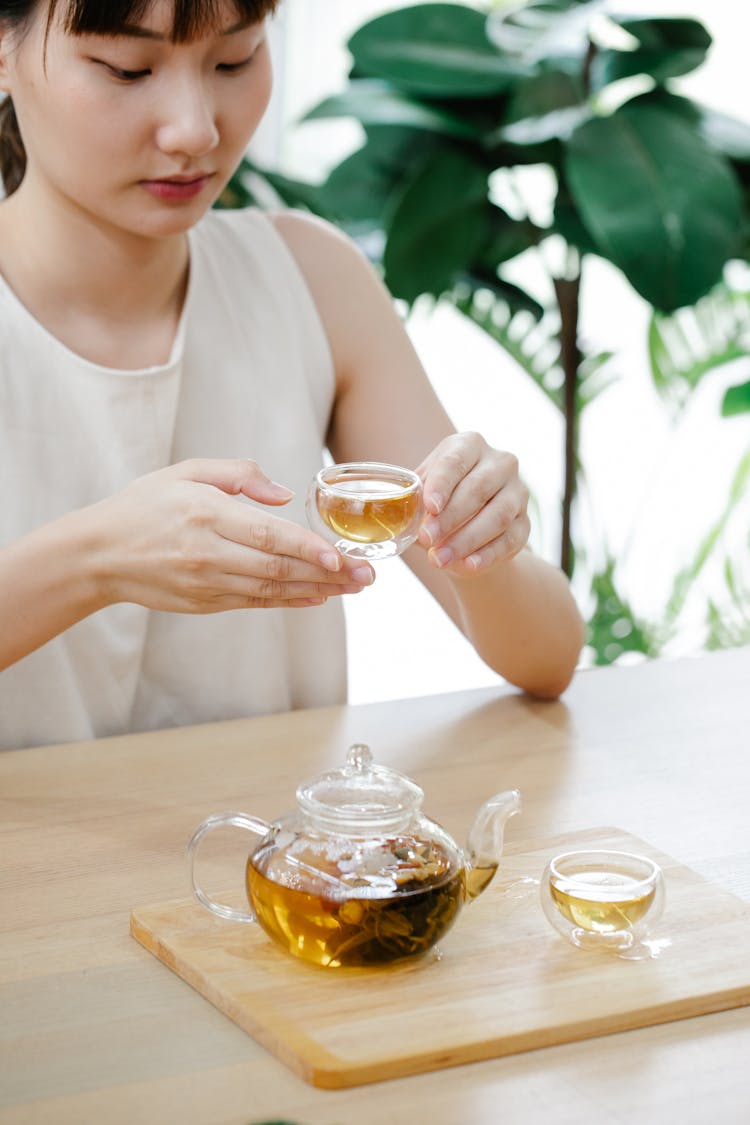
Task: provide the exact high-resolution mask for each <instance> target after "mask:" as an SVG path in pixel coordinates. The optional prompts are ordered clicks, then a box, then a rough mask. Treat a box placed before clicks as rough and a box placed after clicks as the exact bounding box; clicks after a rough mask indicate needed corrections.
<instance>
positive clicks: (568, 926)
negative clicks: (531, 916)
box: [541, 851, 664, 955]
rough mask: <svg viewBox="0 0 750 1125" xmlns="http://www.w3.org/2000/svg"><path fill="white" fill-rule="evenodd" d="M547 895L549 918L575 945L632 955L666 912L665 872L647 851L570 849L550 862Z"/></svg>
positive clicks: (546, 874)
mask: <svg viewBox="0 0 750 1125" xmlns="http://www.w3.org/2000/svg"><path fill="white" fill-rule="evenodd" d="M541 896H542V907H543V909H544V913H545V915H546V916H547V918H548V920H549V921H550V922H551V923H552V925H553V926H554V928H555V929H556V930H557V931H558V932H559V933H561V934H562V936H563V937H564V938H566V939H567V940H568V941H569V942H571V944H572V945H575V946H578V947H579V948H581V949H597V950H604V951H609V952H612V953H616V954H620V955H623V954H625V955H627V954H628V952H629V951H634V950H635V949H636V948H637V947H638V946H639V945H640V944H641V942H642V941H643V939H644V938H645V937H646V936H647V935H648V933H649V927H650V926H652V925H653V924H654V923H655V922H656V921H657V919H658V918H659V917H660V916H661V913H662V910H663V908H664V877H663V875H662V872H661V868H660V867H659V866H658V864H656V863H654V861H653V860H652V859H649V858H648V857H647V856H642V855H633V854H631V853H630V852H614V851H579V852H566V853H565V854H563V855H558V856H555V858H554V859H551V860H550V862H549V863H548V864H547V867H546V868H545V871H544V875H543V876H542V884H541Z"/></svg>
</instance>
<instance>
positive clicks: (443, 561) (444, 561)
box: [430, 547, 453, 566]
mask: <svg viewBox="0 0 750 1125" xmlns="http://www.w3.org/2000/svg"><path fill="white" fill-rule="evenodd" d="M430 558H431V559H434V560H435V562H436V563H437V564H438V566H447V565H448V563H449V562H451V560H452V559H453V551H452V550H451V549H450V547H441V548H440V550H438V551H432V552H431V553H430Z"/></svg>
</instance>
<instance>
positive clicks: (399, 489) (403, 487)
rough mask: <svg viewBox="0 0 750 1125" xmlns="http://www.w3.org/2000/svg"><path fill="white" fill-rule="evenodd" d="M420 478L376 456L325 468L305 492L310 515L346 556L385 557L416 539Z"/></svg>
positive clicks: (315, 528) (312, 523)
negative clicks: (367, 459) (382, 461)
mask: <svg viewBox="0 0 750 1125" xmlns="http://www.w3.org/2000/svg"><path fill="white" fill-rule="evenodd" d="M421 517H422V482H421V480H420V478H419V477H418V476H417V474H416V473H414V472H412V471H411V470H410V469H403V468H401V467H400V466H398V465H386V464H382V463H381V462H378V461H350V462H347V463H345V464H340V465H330V466H329V467H328V468H325V469H321V470H320V472H319V473H317V474H316V476H315V477H314V478H313V481H312V483H311V485H310V489H309V492H308V496H307V520H308V523H309V524H310V527H311V528H312V529H313V531H317V532H318V534H319V535H322V536H323V538H324V539H327V540H328V542H329V543H333V545H334V546H335V547H336V549H337V550H339V551H341V553H342V554H344V555H349V556H351V557H353V558H360V559H369V560H377V559H385V558H388V557H390V556H393V555H400V554H401V553H402V551H405V550H406V548H407V547H409V546H411V544H412V543H413V542H414V541H415V539H416V538H417V535H418V534H419V522H420V519H421Z"/></svg>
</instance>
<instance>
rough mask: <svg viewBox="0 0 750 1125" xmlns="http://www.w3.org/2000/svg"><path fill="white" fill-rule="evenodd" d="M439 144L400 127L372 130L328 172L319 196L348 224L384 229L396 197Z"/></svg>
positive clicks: (329, 210) (331, 212) (431, 136)
mask: <svg viewBox="0 0 750 1125" xmlns="http://www.w3.org/2000/svg"><path fill="white" fill-rule="evenodd" d="M439 144H440V142H439V140H438V139H437V138H436V137H435V134H434V133H429V132H425V131H423V130H418V129H408V128H400V127H398V126H388V125H377V126H370V127H369V128H368V129H367V141H366V143H365V144H364V145H363V146H362V148H360V149H358V150H357V151H356V152H354V153H352V154H351V155H350V156H348V157H347V158H346V159H345V160H343V161H342V162H341V163H340V164H338V165H337V166H336V167H335V168H333V169H332V171H331V172H330V173H329V176H328V179H327V180H326V182H325V183H324V184H322V185H321V187H320V189H319V194H318V198H319V200H320V202H321V205H322V206H323V207H324V208H325V210H326V213H327V214H329V215H332V216H333V217H334V218H335V219H336V220H337V221H339V222H343V223H352V222H354V223H369V224H371V225H373V226H378V227H381V228H382V227H384V226H385V224H386V220H387V215H388V214H389V213H390V210H391V209H392V206H391V200H392V198H393V196H394V193H396V192H398V191H400V190H401V189H402V186H403V183H404V181H405V180H407V179H408V178H409V176H410V175H411V174H412V172H413V171H414V170H415V168H416V166H417V165H418V164H421V163H422V162H423V161H424V159H425V157H426V156H427V154H428V153H429V152H431V151H433V150H434V148H435V147H437V146H438V145H439Z"/></svg>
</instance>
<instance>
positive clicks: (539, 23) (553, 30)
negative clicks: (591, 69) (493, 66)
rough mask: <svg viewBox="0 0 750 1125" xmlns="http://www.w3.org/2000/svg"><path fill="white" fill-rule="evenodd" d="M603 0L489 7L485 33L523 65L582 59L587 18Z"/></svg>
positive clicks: (588, 25)
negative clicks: (490, 10) (505, 7)
mask: <svg viewBox="0 0 750 1125" xmlns="http://www.w3.org/2000/svg"><path fill="white" fill-rule="evenodd" d="M603 3H604V0H579V2H575V3H571V2H570V0H533V2H532V3H525V4H513V5H512V6H511V7H510V9H509V10H504V9H503V8H500V9H498V10H497V11H493V12H492V14H491V15H490V17H489V19H488V21H487V34H488V35H489V37H490V39H491V40H492V42H493V43H494V44H495V46H496V47H497V48H498V49H499V50H500V51H502V52H503V53H505V54H507V55H509V56H510V57H512V58H513V57H514V58H517V59H518V60H519V61H521V62H523V63H525V64H526V65H531V64H536V63H546V64H549V63H550V62H551V61H552V60H554V62H555V63H561V62H563V61H564V60H574V59H576V60H581V61H583V59H584V57H585V55H586V52H587V50H588V45H589V30H590V28H591V21H592V19H593V18H594V16H595V15H596V14H597V12H598V11H599V10H600V9H601V7H602V5H603Z"/></svg>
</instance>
